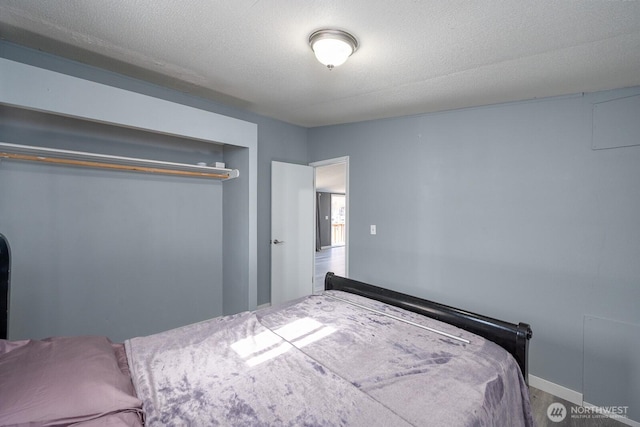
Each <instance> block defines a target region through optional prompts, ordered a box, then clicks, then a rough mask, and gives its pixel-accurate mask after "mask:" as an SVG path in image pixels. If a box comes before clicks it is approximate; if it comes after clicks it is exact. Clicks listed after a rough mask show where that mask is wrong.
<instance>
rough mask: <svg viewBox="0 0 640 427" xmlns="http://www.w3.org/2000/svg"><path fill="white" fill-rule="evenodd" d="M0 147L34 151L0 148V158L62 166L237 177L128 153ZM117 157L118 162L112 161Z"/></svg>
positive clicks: (219, 170)
mask: <svg viewBox="0 0 640 427" xmlns="http://www.w3.org/2000/svg"><path fill="white" fill-rule="evenodd" d="M2 148H9V149H10V150H11V151H32V152H35V154H25V153H12V152H8V151H6V152H3V151H0V159H12V160H23V161H32V162H43V163H53V164H58V165H66V166H83V167H93V168H102V169H112V170H121V171H134V172H146V173H159V174H165V175H174V176H188V177H196V178H215V179H223V180H226V179H231V178H237V177H238V175H239V173H238V171H237V170H236V169H222V168H212V167H208V166H199V165H189V164H181V163H172V162H161V161H157V160H147V159H136V158H131V157H120V156H110V155H105V154H94V153H84V152H81V151H68V150H57V149H50V148H41V147H33V146H27V145H17V144H8V143H0V149H2ZM38 153H42V154H38ZM48 154H58V155H60V154H62V155H67V156H75V157H89V158H98V159H99V160H102V159H105V160H108V161H109V162H104V161H96V160H82V159H70V158H64V157H51V156H49V155H48ZM118 161H119V162H122V163H116V162H118ZM111 162H113V163H111ZM127 163H128V164H127ZM134 163H139V164H134ZM145 164H149V165H150V166H146V165H145ZM155 165H159V166H173V167H180V168H185V169H192V170H181V169H175V168H174V169H171V168H164V167H156V166H155Z"/></svg>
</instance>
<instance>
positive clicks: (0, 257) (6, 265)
mask: <svg viewBox="0 0 640 427" xmlns="http://www.w3.org/2000/svg"><path fill="white" fill-rule="evenodd" d="M9 255H10V254H9V243H8V242H7V239H6V238H5V237H4V236H3V235H2V234H0V339H3V340H6V339H7V333H8V325H9V269H10V265H11V263H10V258H9Z"/></svg>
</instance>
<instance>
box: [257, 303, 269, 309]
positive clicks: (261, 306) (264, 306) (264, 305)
mask: <svg viewBox="0 0 640 427" xmlns="http://www.w3.org/2000/svg"><path fill="white" fill-rule="evenodd" d="M267 307H271V303H270V302H265V303H264V304H260V305H259V306H257V307H256V310H260V309H261V308H267Z"/></svg>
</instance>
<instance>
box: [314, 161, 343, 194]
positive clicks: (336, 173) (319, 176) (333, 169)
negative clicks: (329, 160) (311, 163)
mask: <svg viewBox="0 0 640 427" xmlns="http://www.w3.org/2000/svg"><path fill="white" fill-rule="evenodd" d="M315 172H316V191H324V192H327V193H346V192H347V165H346V163H334V164H331V165H326V166H317V167H316V168H315Z"/></svg>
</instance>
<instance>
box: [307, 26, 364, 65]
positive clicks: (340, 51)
mask: <svg viewBox="0 0 640 427" xmlns="http://www.w3.org/2000/svg"><path fill="white" fill-rule="evenodd" d="M309 46H311V49H312V50H313V52H314V53H315V54H316V58H318V61H320V62H321V63H322V64H324V65H326V66H327V68H329V69H330V70H332V69H333V67H337V66H338V65H342V64H344V62H345V61H346V60H347V58H349V57H350V56H351V54H352V53H353V52H355V51H356V50H357V49H358V40H356V38H355V37H353V36H352V35H351V34H349V33H347V32H345V31H342V30H336V29H330V28H327V29H323V30H318V31H315V32H313V33H312V34H311V35H310V36H309Z"/></svg>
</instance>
